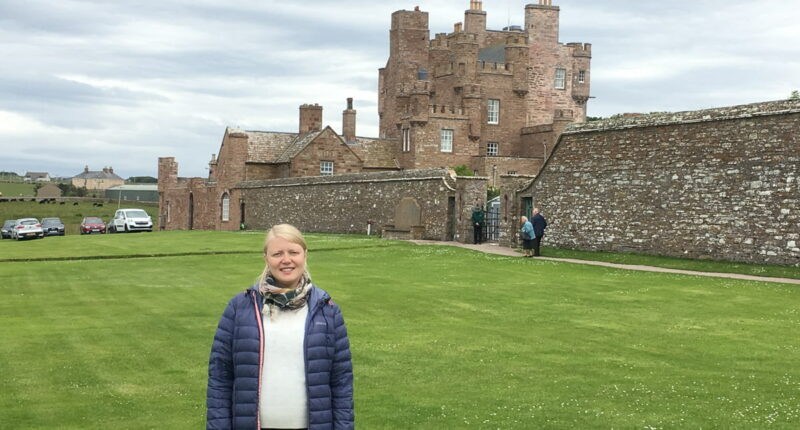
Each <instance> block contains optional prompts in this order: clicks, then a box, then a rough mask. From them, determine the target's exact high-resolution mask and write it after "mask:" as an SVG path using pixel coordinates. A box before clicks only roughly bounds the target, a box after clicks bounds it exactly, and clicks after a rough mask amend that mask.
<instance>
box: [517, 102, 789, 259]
mask: <svg viewBox="0 0 800 430" xmlns="http://www.w3.org/2000/svg"><path fill="white" fill-rule="evenodd" d="M798 133H800V101H797V100H785V101H777V102H767V103H758V104H751V105H743V106H733V107H727V108H720V109H709V110H702V111H693V112H680V113H675V114H661V115H646V116H640V117H634V118H630V119H619V120H607V121H601V122H593V123H586V124H576V125H571V126H570V127H569V128H567V130H566V131H565V133H564V134H563V135H562V136H561V138H560V140H559V142H558V144H557V146H556V148H555V150H554V151H553V154H552V156H551V157H550V158H549V159H548V160H547V162H546V163H545V165H544V167H543V169H542V172H541V173H540V174H539V175H538V177H537V178H536V179H535V180H534V181H532V183H531V184H530V185H529V186H528V187H526V188H524V189H522V190H520V191H519V192H517V193H516V194H515V196H514V202H513V204H515V205H520V202H521V201H522V199H523V198H524V197H530V198H532V199H533V202H534V205H535V206H537V207H540V208H541V209H542V213H543V215H544V216H545V217H546V218H547V219H548V222H549V223H550V226H549V227H548V229H547V234H546V236H545V244H546V245H549V246H556V247H563V248H574V249H585V250H604V251H621V252H637V253H645V254H658V255H668V256H678V257H688V258H699V259H715V260H728V261H740V262H748V263H766V264H783V265H795V266H798V265H800V192H799V191H798V187H799V186H798V181H800V140H798ZM516 210H517V211H518V209H516Z"/></svg>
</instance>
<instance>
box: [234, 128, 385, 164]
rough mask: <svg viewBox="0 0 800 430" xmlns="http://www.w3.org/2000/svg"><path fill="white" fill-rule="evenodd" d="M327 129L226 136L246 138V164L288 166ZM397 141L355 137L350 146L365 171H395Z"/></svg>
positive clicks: (259, 132) (252, 132)
mask: <svg viewBox="0 0 800 430" xmlns="http://www.w3.org/2000/svg"><path fill="white" fill-rule="evenodd" d="M323 131H325V129H324V128H323V129H322V130H320V131H315V132H312V133H308V134H306V135H304V136H300V135H299V134H298V133H285V132H278V131H256V130H240V129H237V128H230V127H229V128H228V129H227V130H226V133H228V134H232V133H241V134H245V135H247V162H248V163H265V164H278V163H288V162H290V161H291V160H292V158H293V157H295V156H296V155H297V154H299V153H300V151H302V150H303V149H304V148H305V147H306V146H308V145H309V144H310V143H311V142H312V141H313V140H314V139H316V138H317V136H319V135H320V134H321V133H322V132H323ZM399 144H400V143H399V141H398V140H397V139H380V138H371V137H356V141H355V142H354V143H349V144H347V147H348V148H350V149H351V150H353V152H355V154H356V155H357V156H358V157H359V158H361V159H362V160H363V161H364V167H365V168H381V169H396V168H398V166H397V162H396V161H395V159H396V158H397V154H396V152H397V149H398V145H399Z"/></svg>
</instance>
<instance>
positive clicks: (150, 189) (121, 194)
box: [105, 184, 158, 202]
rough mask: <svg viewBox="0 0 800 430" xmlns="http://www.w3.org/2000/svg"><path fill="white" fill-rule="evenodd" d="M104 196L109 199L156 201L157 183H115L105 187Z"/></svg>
mask: <svg viewBox="0 0 800 430" xmlns="http://www.w3.org/2000/svg"><path fill="white" fill-rule="evenodd" d="M105 196H106V198H107V199H110V200H128V201H137V202H157V201H158V184H137V185H117V186H114V187H111V188H108V189H106V191H105Z"/></svg>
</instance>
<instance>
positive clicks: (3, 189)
mask: <svg viewBox="0 0 800 430" xmlns="http://www.w3.org/2000/svg"><path fill="white" fill-rule="evenodd" d="M0 193H2V197H1V198H15V197H19V196H33V195H35V194H36V193H34V191H33V184H26V183H23V182H0Z"/></svg>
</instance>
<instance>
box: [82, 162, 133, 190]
mask: <svg viewBox="0 0 800 430" xmlns="http://www.w3.org/2000/svg"><path fill="white" fill-rule="evenodd" d="M123 184H125V180H124V179H122V178H120V177H119V176H117V175H116V174H114V169H113V168H111V167H103V170H100V171H91V170H89V166H86V167H84V168H83V173H81V174H79V175H76V176H73V177H72V185H74V186H76V187H83V188H86V189H87V190H106V189H108V188H111V187H113V186H116V185H123Z"/></svg>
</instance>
